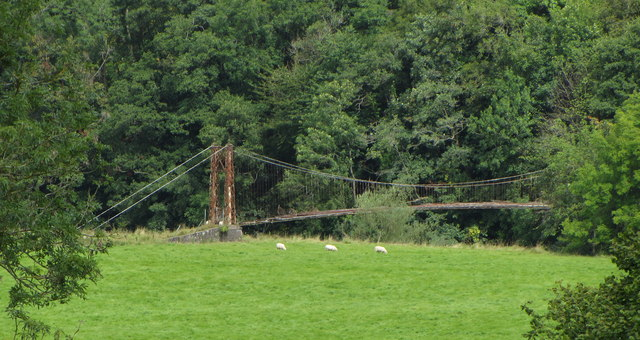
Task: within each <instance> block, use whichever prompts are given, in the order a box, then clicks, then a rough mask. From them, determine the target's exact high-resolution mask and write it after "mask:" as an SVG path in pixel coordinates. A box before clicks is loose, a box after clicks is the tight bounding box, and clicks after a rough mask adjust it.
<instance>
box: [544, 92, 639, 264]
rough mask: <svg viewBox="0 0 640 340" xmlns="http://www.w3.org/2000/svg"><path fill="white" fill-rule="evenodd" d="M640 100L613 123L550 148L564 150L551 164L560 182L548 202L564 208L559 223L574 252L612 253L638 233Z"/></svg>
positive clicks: (552, 188) (587, 129) (634, 100)
mask: <svg viewBox="0 0 640 340" xmlns="http://www.w3.org/2000/svg"><path fill="white" fill-rule="evenodd" d="M639 98H640V97H639V96H638V95H633V96H632V97H631V98H630V99H629V100H628V101H627V102H626V103H625V105H624V106H623V107H622V108H621V109H620V110H619V111H618V113H617V114H616V117H615V121H614V122H613V123H611V124H604V123H603V124H596V125H595V126H587V127H585V128H583V129H582V130H581V131H580V132H579V133H576V134H571V135H567V136H565V139H564V141H557V143H559V144H553V143H556V142H550V144H548V146H549V147H551V148H558V147H561V148H562V150H558V151H557V152H556V153H554V154H552V155H551V156H550V158H549V159H551V160H552V161H551V162H550V164H551V168H550V173H549V176H553V177H555V178H553V179H551V180H550V183H552V185H551V186H550V187H549V191H548V194H547V197H549V199H550V200H552V202H554V205H557V206H558V207H560V210H559V211H558V212H557V213H556V215H555V218H556V221H558V220H560V221H561V223H562V226H563V231H562V238H561V239H562V240H564V241H565V242H566V243H567V247H568V248H569V249H572V250H575V251H581V252H590V253H597V252H598V251H602V250H607V249H608V247H609V245H610V244H611V240H612V238H613V237H614V236H615V235H617V234H618V233H619V232H621V231H624V230H637V228H638V227H637V225H638V224H637V222H638V216H640V210H639V209H638V207H637V201H638V199H640V197H638V193H637V192H636V191H634V190H632V189H631V188H632V187H636V186H638V185H640V179H639V178H638V176H637V172H638V169H640V163H639V162H638V158H639V157H638V150H640V147H639V146H640V139H639V137H638V136H640V104H639V103H640V101H639V100H640V99H639ZM571 138H576V140H575V141H571ZM567 139H568V140H567Z"/></svg>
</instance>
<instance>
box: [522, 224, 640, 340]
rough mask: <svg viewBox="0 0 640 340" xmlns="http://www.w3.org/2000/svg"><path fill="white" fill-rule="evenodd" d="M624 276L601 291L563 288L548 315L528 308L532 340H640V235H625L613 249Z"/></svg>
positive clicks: (609, 281) (607, 280)
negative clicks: (638, 339)
mask: <svg viewBox="0 0 640 340" xmlns="http://www.w3.org/2000/svg"><path fill="white" fill-rule="evenodd" d="M611 253H612V254H613V262H614V263H615V264H616V265H617V266H618V268H619V269H620V270H621V271H622V272H623V273H624V274H623V275H622V276H620V277H618V276H608V277H607V278H605V280H604V282H603V283H602V284H600V286H598V287H595V288H594V287H589V286H585V285H583V284H577V285H576V286H574V287H571V286H569V285H566V286H565V285H559V286H558V287H556V288H554V289H553V292H554V294H555V297H554V298H553V299H552V300H550V301H549V310H548V312H546V313H545V314H542V315H541V314H538V313H536V312H535V311H534V310H533V309H532V308H531V307H529V306H527V305H525V306H523V307H522V308H523V310H524V311H525V312H526V313H527V314H528V315H529V316H531V318H532V319H531V328H532V329H531V331H530V332H528V333H526V334H525V336H526V337H527V338H529V339H537V338H541V339H567V338H568V339H634V338H638V337H639V336H640V322H638V321H640V298H639V297H638V291H640V232H637V231H635V232H627V233H624V234H621V235H620V236H619V237H618V239H617V241H616V242H615V243H614V245H613V246H612V249H611Z"/></svg>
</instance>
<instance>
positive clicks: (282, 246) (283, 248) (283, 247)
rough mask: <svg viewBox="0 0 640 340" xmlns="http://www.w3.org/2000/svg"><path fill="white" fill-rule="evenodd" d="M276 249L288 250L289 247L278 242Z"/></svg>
mask: <svg viewBox="0 0 640 340" xmlns="http://www.w3.org/2000/svg"><path fill="white" fill-rule="evenodd" d="M276 249H278V250H287V247H285V246H284V244H282V243H276Z"/></svg>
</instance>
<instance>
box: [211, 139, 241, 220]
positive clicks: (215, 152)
mask: <svg viewBox="0 0 640 340" xmlns="http://www.w3.org/2000/svg"><path fill="white" fill-rule="evenodd" d="M211 153H212V155H211V191H210V193H209V195H210V201H209V223H213V224H225V225H236V224H237V221H236V189H235V184H234V183H235V181H234V166H233V145H231V144H227V145H225V146H224V147H220V146H211ZM221 169H222V171H224V193H223V197H222V201H223V202H224V204H223V205H222V204H219V203H220V188H219V181H218V173H219V172H220V171H221ZM222 206H223V207H224V209H223V208H222Z"/></svg>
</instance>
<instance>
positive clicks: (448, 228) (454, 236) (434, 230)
mask: <svg viewBox="0 0 640 340" xmlns="http://www.w3.org/2000/svg"><path fill="white" fill-rule="evenodd" d="M420 215H426V216H424V217H422V216H421V217H417V218H416V219H415V220H414V221H412V223H411V224H410V225H409V227H408V228H407V230H406V231H405V235H404V237H403V238H404V241H405V242H413V243H416V244H429V245H432V246H450V245H454V244H458V243H460V242H461V241H463V240H464V236H465V235H464V233H463V232H462V231H461V230H460V226H458V225H456V224H453V223H449V222H447V220H446V216H445V215H443V214H437V213H433V212H426V213H423V214H420Z"/></svg>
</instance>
